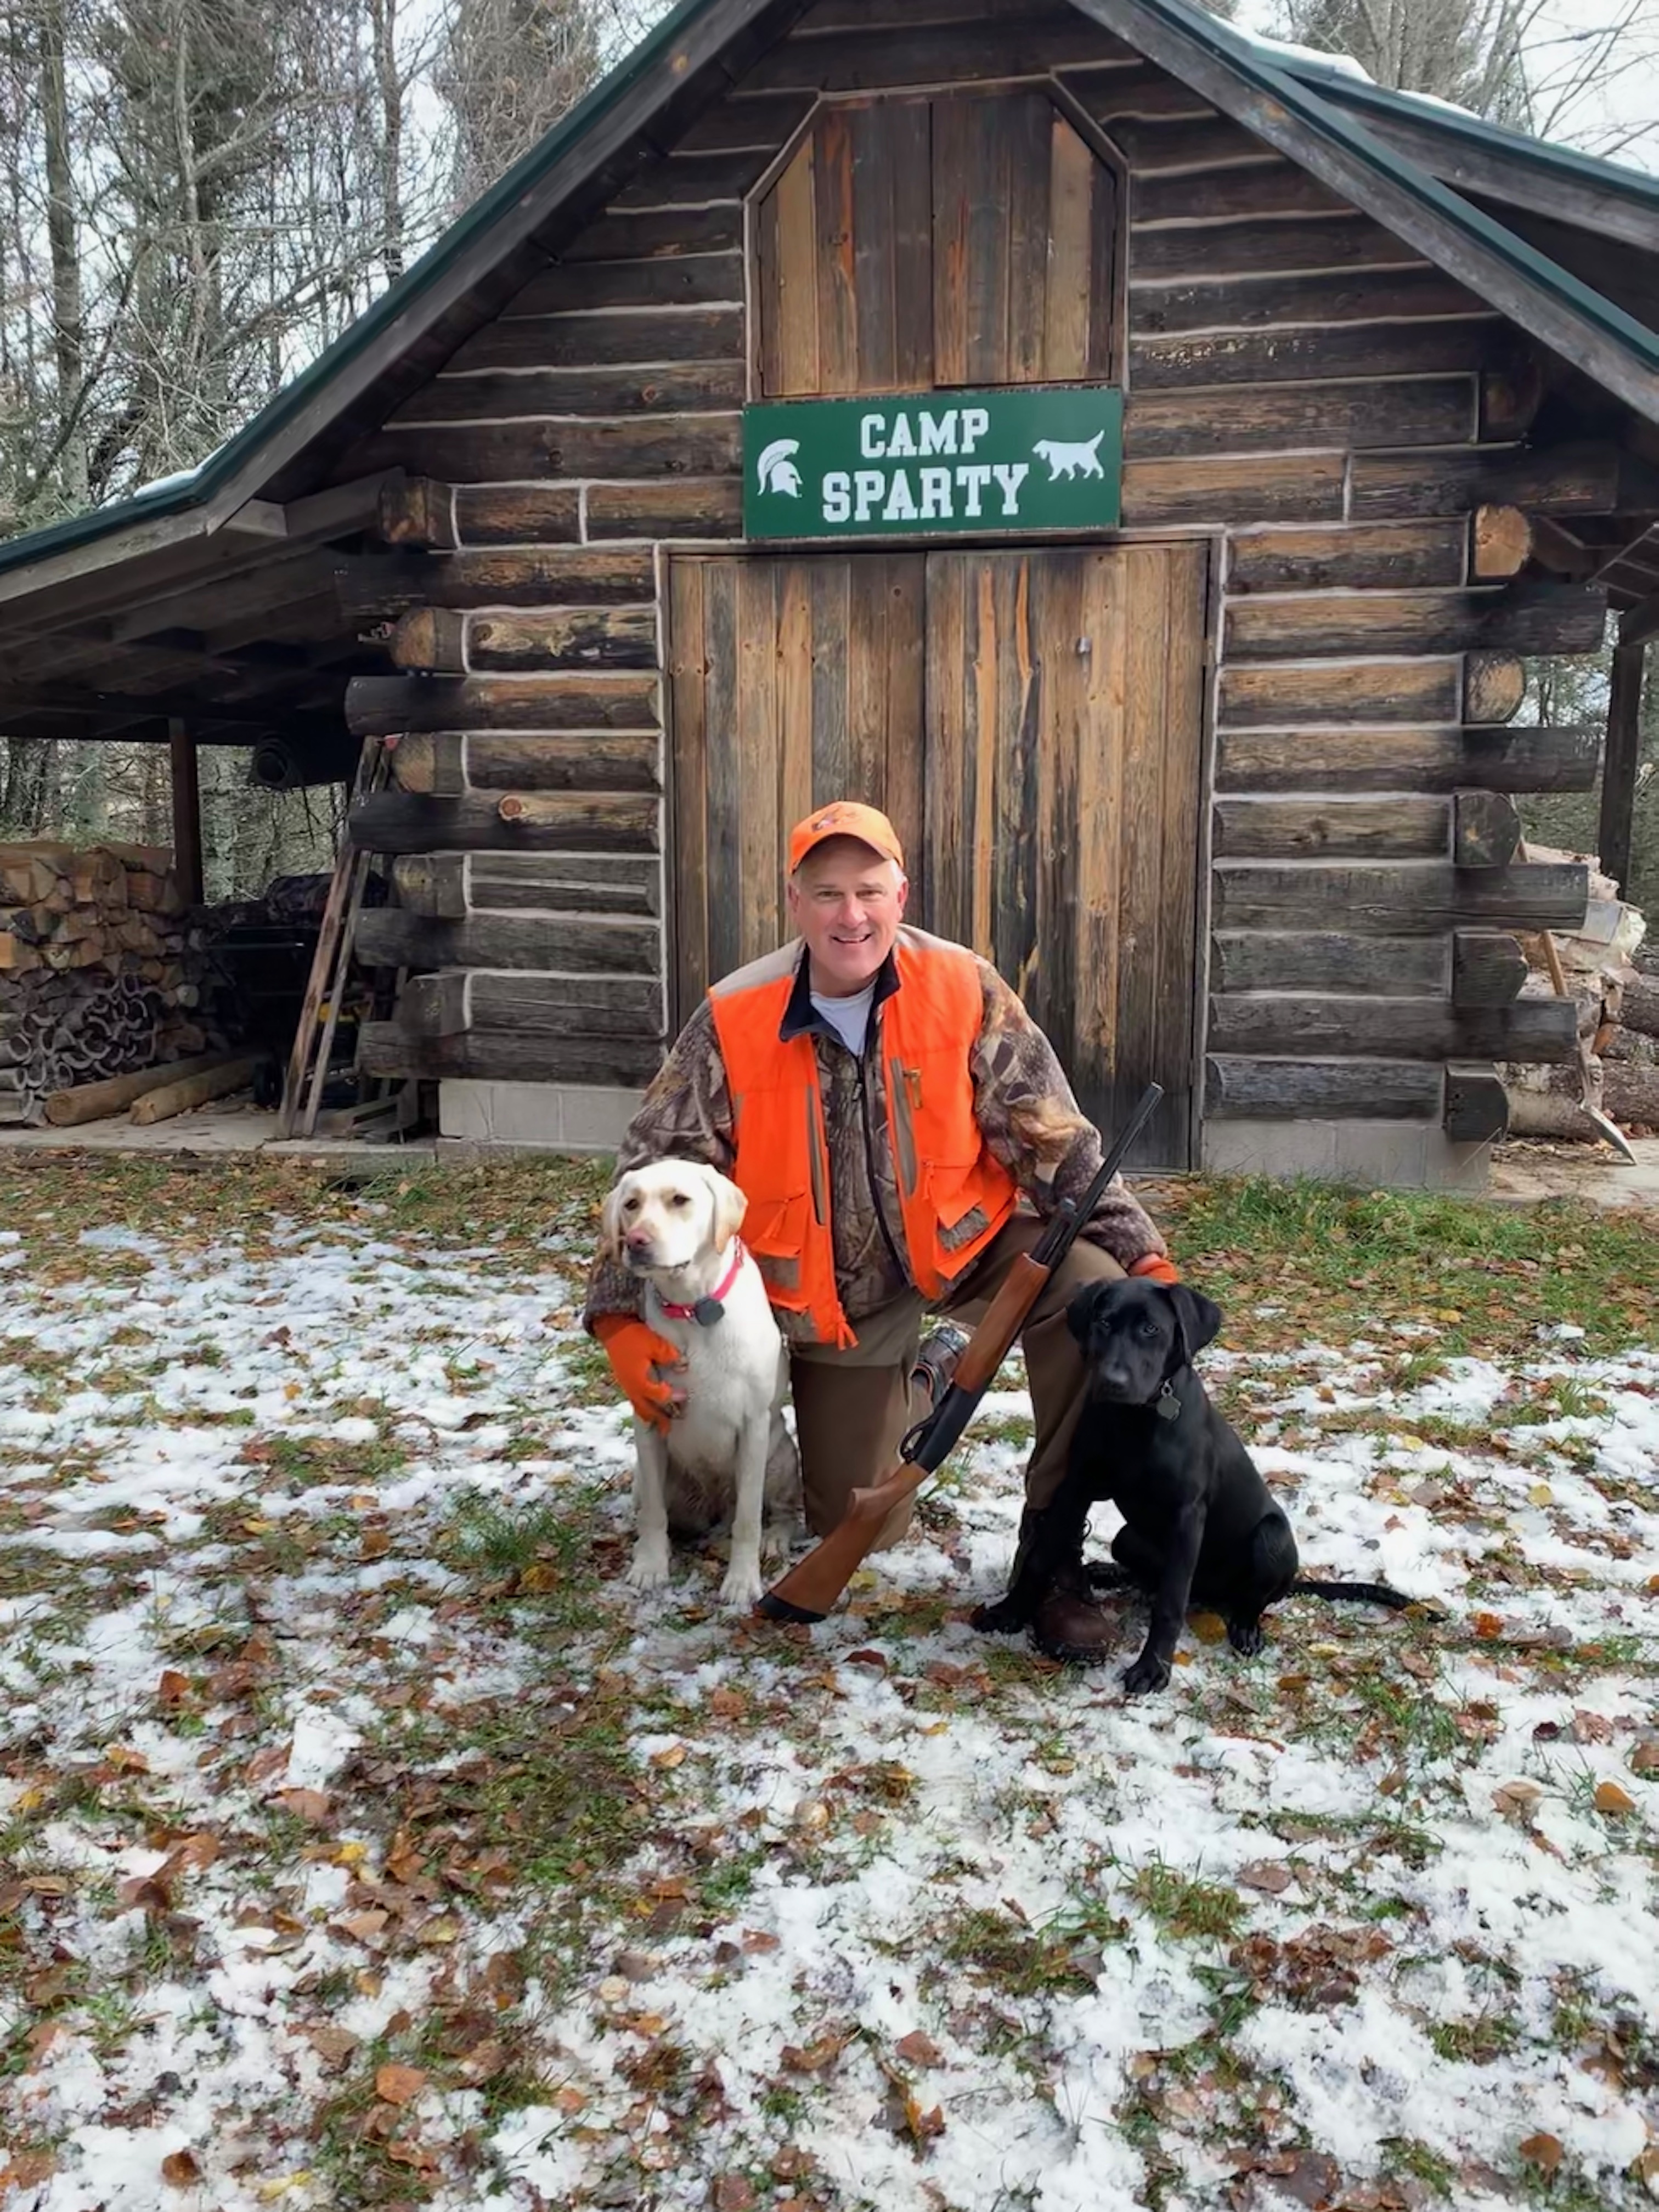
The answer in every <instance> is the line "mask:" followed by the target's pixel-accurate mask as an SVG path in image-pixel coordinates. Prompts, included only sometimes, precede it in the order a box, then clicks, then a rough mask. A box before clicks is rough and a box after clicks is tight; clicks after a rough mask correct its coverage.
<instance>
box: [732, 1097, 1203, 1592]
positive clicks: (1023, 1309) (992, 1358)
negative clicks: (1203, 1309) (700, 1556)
mask: <svg viewBox="0 0 1659 2212" xmlns="http://www.w3.org/2000/svg"><path fill="white" fill-rule="evenodd" d="M1163 1096H1164V1092H1163V1089H1162V1087H1161V1086H1160V1085H1158V1084H1156V1083H1151V1084H1148V1085H1147V1086H1146V1092H1145V1094H1144V1095H1143V1097H1141V1100H1140V1102H1139V1105H1137V1107H1136V1108H1135V1110H1134V1112H1133V1114H1132V1115H1130V1116H1129V1119H1128V1120H1127V1121H1126V1122H1125V1123H1124V1125H1123V1128H1122V1130H1121V1133H1120V1134H1119V1136H1118V1139H1117V1141H1116V1143H1115V1145H1114V1146H1112V1148H1111V1151H1110V1152H1109V1153H1108V1154H1107V1156H1106V1158H1105V1160H1104V1161H1103V1163H1102V1165H1101V1169H1100V1172H1099V1173H1098V1175H1097V1176H1096V1177H1095V1179H1094V1181H1093V1182H1092V1183H1091V1185H1090V1187H1089V1189H1088V1191H1087V1192H1086V1193H1085V1195H1084V1198H1083V1200H1082V1201H1081V1202H1080V1203H1079V1204H1078V1205H1076V1206H1068V1207H1067V1209H1066V1212H1064V1213H1063V1214H1061V1215H1060V1216H1059V1217H1057V1218H1056V1219H1055V1220H1054V1222H1053V1223H1051V1224H1050V1225H1049V1228H1048V1231H1047V1232H1046V1233H1045V1234H1044V1235H1043V1237H1042V1238H1041V1239H1040V1240H1039V1242H1038V1244H1037V1246H1036V1249H1035V1250H1034V1251H1032V1252H1022V1253H1021V1254H1020V1255H1019V1256H1018V1258H1017V1259H1016V1260H1015V1261H1014V1263H1013V1265H1012V1267H1010V1268H1009V1270H1008V1273H1007V1275H1006V1278H1005V1279H1004V1281H1003V1285H1002V1288H1001V1289H1000V1291H998V1292H997V1294H996V1296H995V1297H994V1298H993V1299H992V1301H991V1304H990V1305H989V1307H988V1308H987V1310H986V1314H985V1318H984V1319H983V1320H982V1321H981V1322H980V1324H979V1327H978V1328H976V1329H975V1331H974V1333H973V1335H972V1336H971V1337H970V1338H969V1340H968V1342H967V1344H966V1345H965V1346H963V1353H962V1357H961V1358H960V1359H959V1360H958V1361H957V1367H956V1373H955V1374H954V1376H952V1377H951V1387H950V1388H949V1389H948V1390H946V1392H945V1395H944V1396H943V1397H942V1398H941V1399H940V1400H939V1403H938V1405H937V1406H936V1407H934V1408H933V1412H932V1413H930V1414H928V1416H927V1419H925V1420H923V1421H921V1422H919V1423H918V1425H916V1427H915V1429H913V1430H912V1431H911V1432H910V1434H909V1435H908V1437H906V1438H905V1440H904V1443H903V1446H902V1456H901V1458H900V1461H899V1463H898V1465H897V1466H896V1468H894V1470H893V1472H892V1473H891V1474H890V1475H889V1476H888V1477H887V1479H886V1480H885V1481H884V1482H878V1483H877V1484H876V1485H875V1486H874V1487H873V1488H872V1489H870V1490H855V1491H854V1492H852V1493H851V1495H850V1496H849V1497H848V1501H847V1510H846V1511H845V1512H844V1513H843V1514H842V1517H841V1519H840V1520H839V1521H838V1522H836V1526H835V1527H834V1528H832V1529H831V1530H830V1532H829V1534H828V1535H827V1536H825V1537H823V1539H822V1540H821V1541H819V1542H818V1543H817V1544H815V1545H814V1546H813V1547H812V1549H811V1551H810V1552H809V1553H807V1555H806V1557H805V1559H803V1560H802V1561H801V1562H800V1565H799V1566H796V1567H792V1568H791V1569H790V1570H789V1572H788V1573H787V1575H785V1576H783V1577H781V1580H780V1581H778V1582H776V1583H774V1584H773V1586H772V1588H771V1589H769V1590H768V1591H767V1592H766V1594H765V1595H764V1596H763V1598H762V1599H761V1601H760V1609H761V1611H762V1612H763V1613H765V1614H766V1615H767V1617H768V1618H769V1620H792V1621H805V1622H812V1621H819V1620H824V1619H826V1618H827V1617H828V1615H829V1613H830V1612H831V1611H832V1610H833V1609H834V1607H835V1605H836V1600H837V1599H838V1598H839V1597H840V1595H841V1594H842V1591H843V1590H844V1589H846V1587H847V1585H848V1583H849V1582H851V1580H852V1579H853V1577H854V1575H855V1574H856V1573H857V1572H858V1571H859V1569H860V1567H861V1566H862V1565H863V1564H864V1562H865V1560H866V1559H867V1558H868V1557H869V1555H870V1553H871V1552H872V1550H873V1549H874V1547H875V1541H876V1539H877V1537H878V1536H879V1535H880V1534H881V1532H882V1530H883V1528H884V1527H885V1526H886V1523H887V1518H888V1516H889V1515H890V1513H891V1512H892V1510H893V1509H894V1508H895V1506H898V1505H902V1504H903V1503H904V1501H905V1499H906V1498H914V1497H915V1493H916V1492H917V1491H919V1490H920V1489H921V1486H922V1485H923V1483H924V1482H926V1481H927V1478H928V1476H929V1475H930V1474H933V1472H934V1471H935V1469H936V1468H939V1466H940V1465H942V1463H943V1462H944V1461H945V1458H946V1456H947V1455H948V1454H949V1453H950V1452H951V1449H952V1448H953V1446H954V1445H955V1444H956V1443H957V1439H958V1438H959V1437H960V1436H961V1434H962V1432H963V1430H964V1429H965V1428H966V1427H967V1425H968V1424H969V1421H970V1420H971V1419H972V1418H973V1415H974V1411H975V1407H977V1406H978V1404H979V1401H980V1400H981V1398H982V1397H983V1396H984V1395H985V1393H986V1391H987V1389H989V1388H990V1385H991V1383H992V1380H993V1378H994V1376H995V1374H996V1371H997V1370H998V1368H999V1367H1000V1366H1001V1364H1002V1363H1003V1361H1004V1360H1005V1359H1006V1358H1007V1357H1008V1354H1009V1352H1010V1351H1011V1350H1012V1347H1013V1345H1014V1343H1015V1341H1016V1340H1017V1339H1018V1336H1019V1334H1020V1331H1021V1330H1022V1329H1023V1328H1024V1326H1025V1322H1026V1319H1027V1316H1029V1315H1030V1310H1031V1309H1032V1307H1033V1306H1034V1305H1035V1304H1036V1302H1037V1300H1038V1298H1039V1297H1041V1296H1042V1291H1043V1288H1044V1285H1046V1284H1047V1282H1048V1278H1049V1277H1050V1276H1051V1275H1052V1274H1053V1273H1054V1269H1055V1268H1056V1267H1059V1265H1060V1262H1061V1261H1062V1260H1064V1258H1065V1257H1066V1253H1067V1252H1069V1251H1070V1249H1072V1245H1073V1242H1074V1240H1075V1238H1076V1237H1077V1233H1078V1231H1079V1230H1080V1229H1081V1228H1082V1226H1083V1225H1084V1223H1085V1221H1086V1220H1087V1219H1088V1218H1089V1217H1090V1215H1091V1213H1092V1212H1094V1210H1095V1206H1096V1205H1097V1203H1098V1201H1099V1199H1100V1196H1101V1194H1102V1192H1103V1191H1104V1189H1105V1188H1106V1186H1107V1184H1108V1183H1109V1182H1110V1181H1111V1180H1112V1177H1113V1176H1115V1174H1116V1173H1117V1170H1118V1168H1119V1166H1120V1164H1121V1162H1122V1159H1123V1157H1124V1155H1125V1153H1126V1152H1127V1151H1128V1149H1129V1147H1130V1146H1131V1145H1132V1144H1133V1142H1134V1140H1135V1139H1136V1137H1138V1136H1139V1133H1140V1131H1141V1129H1142V1127H1144V1126H1145V1124H1146V1121H1148V1119H1149V1118H1150V1117H1151V1115H1152V1112H1153V1110H1154V1109H1155V1108H1156V1107H1157V1105H1158V1100H1159V1099H1160V1098H1162V1097H1163Z"/></svg>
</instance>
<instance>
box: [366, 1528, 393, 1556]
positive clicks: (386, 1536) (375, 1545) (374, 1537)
mask: <svg viewBox="0 0 1659 2212" xmlns="http://www.w3.org/2000/svg"><path fill="white" fill-rule="evenodd" d="M391 1549H392V1531H391V1529H390V1528H365V1529H364V1531H363V1541H362V1546H361V1547H360V1557H362V1558H363V1559H385V1557H386V1553H388V1552H389V1551H390V1550H391Z"/></svg>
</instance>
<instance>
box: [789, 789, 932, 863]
mask: <svg viewBox="0 0 1659 2212" xmlns="http://www.w3.org/2000/svg"><path fill="white" fill-rule="evenodd" d="M826 837H856V838H857V839H858V840H859V842H860V844H864V845H868V846H871V847H872V848H873V849H874V850H875V851H876V852H878V853H879V854H881V857H882V859H883V860H894V861H896V863H897V864H898V866H900V867H901V868H902V866H904V848H903V847H902V845H901V844H900V843H899V841H898V832H897V830H896V829H894V827H893V825H892V823H890V821H889V820H888V819H887V817H886V816H885V815H884V814H883V813H882V812H880V811H879V810H878V808H876V807H873V806H860V804H859V802H858V801H857V799H832V800H831V801H830V803H829V805H828V806H820V807H819V808H818V810H817V813H816V814H809V815H808V816H807V817H806V819H805V822H798V823H796V824H795V826H794V828H793V829H792V830H791V831H790V832H789V872H790V874H791V875H792V876H793V874H794V872H795V871H796V869H797V868H798V867H799V866H800V864H801V862H802V861H803V860H805V858H806V855H807V854H809V853H810V852H811V849H812V848H813V847H814V846H815V845H822V844H823V842H824V840H825V838H826Z"/></svg>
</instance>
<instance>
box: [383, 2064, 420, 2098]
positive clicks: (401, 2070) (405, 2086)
mask: <svg viewBox="0 0 1659 2212" xmlns="http://www.w3.org/2000/svg"><path fill="white" fill-rule="evenodd" d="M425 2087H426V2076H425V2075H424V2074H422V2071H421V2069H419V2067H418V2066H398V2065H387V2066H380V2067H377V2068H376V2069H375V2073H374V2093H375V2095H376V2096H377V2097H381V2098H384V2099H385V2100H386V2103H387V2104H388V2105H406V2104H408V2102H409V2100H410V2098H411V2097H418V2096H419V2095H420V2093H421V2092H422V2089H424V2088H425Z"/></svg>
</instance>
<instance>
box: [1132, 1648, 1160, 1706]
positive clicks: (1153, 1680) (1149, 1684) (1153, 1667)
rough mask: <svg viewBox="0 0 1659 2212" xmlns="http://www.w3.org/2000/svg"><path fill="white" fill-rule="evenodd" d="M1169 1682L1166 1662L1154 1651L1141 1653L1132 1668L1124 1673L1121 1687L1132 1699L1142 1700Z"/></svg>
mask: <svg viewBox="0 0 1659 2212" xmlns="http://www.w3.org/2000/svg"><path fill="white" fill-rule="evenodd" d="M1169 1680H1170V1669H1169V1665H1168V1662H1166V1661H1164V1660H1162V1659H1160V1658H1159V1657H1158V1654H1157V1652H1156V1651H1143V1652H1142V1653H1141V1655H1140V1656H1139V1659H1137V1660H1136V1661H1135V1663H1134V1665H1133V1667H1130V1668H1126V1669H1125V1671H1124V1675H1123V1686H1124V1688H1125V1689H1126V1690H1127V1692H1128V1693H1129V1695H1130V1696H1131V1697H1132V1698H1144V1697H1146V1696H1147V1695H1148V1694H1149V1693H1150V1692H1152V1691H1153V1690H1161V1689H1163V1688H1164V1687H1165V1686H1167V1684H1168V1682H1169Z"/></svg>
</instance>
